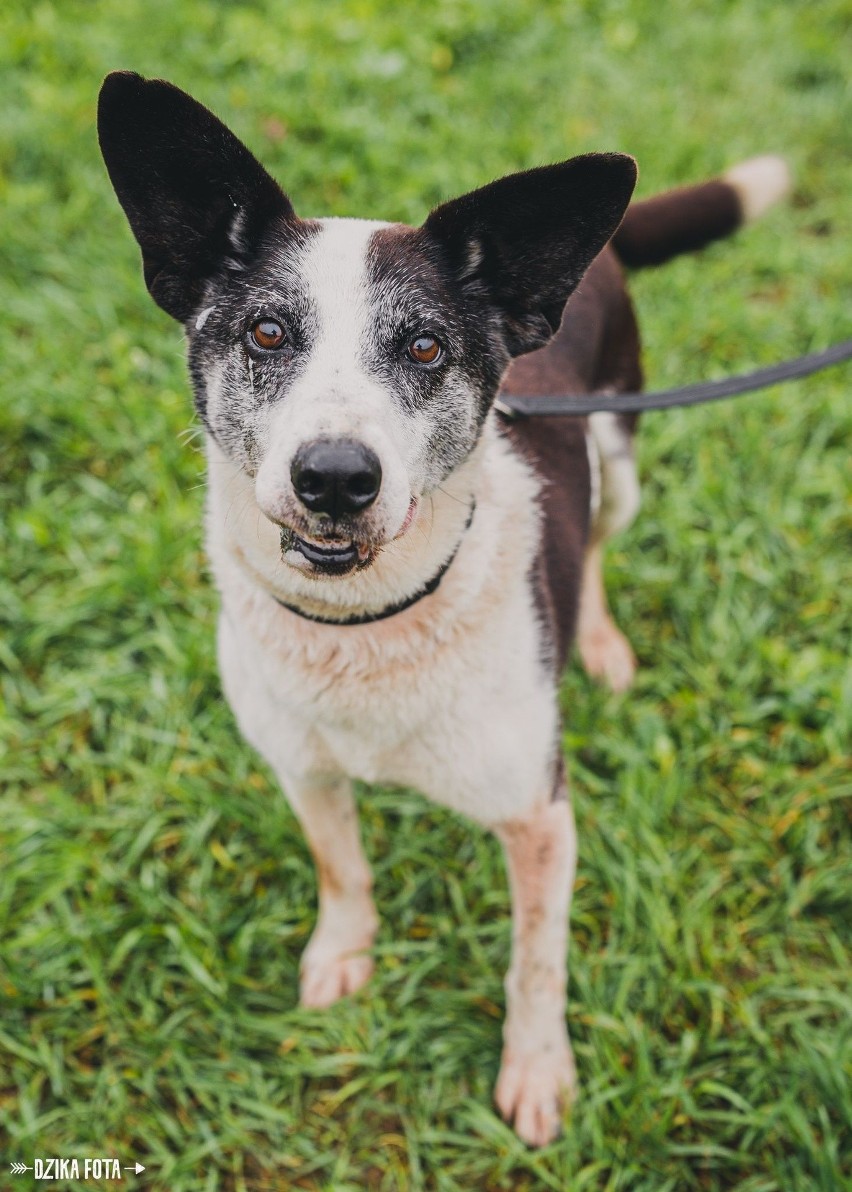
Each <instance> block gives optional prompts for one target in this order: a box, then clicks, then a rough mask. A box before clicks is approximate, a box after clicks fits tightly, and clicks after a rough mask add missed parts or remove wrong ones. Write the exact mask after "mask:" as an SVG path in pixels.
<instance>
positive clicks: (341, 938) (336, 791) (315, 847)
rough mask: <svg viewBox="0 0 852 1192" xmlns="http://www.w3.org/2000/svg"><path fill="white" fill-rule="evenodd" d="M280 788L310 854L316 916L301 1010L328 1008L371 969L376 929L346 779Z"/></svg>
mask: <svg viewBox="0 0 852 1192" xmlns="http://www.w3.org/2000/svg"><path fill="white" fill-rule="evenodd" d="M284 786H285V789H286V791H287V796H288V798H289V800H290V803H291V804H292V806H293V810H294V811H295V812H296V815H297V816H298V817H299V820H300V822H301V824H302V828H303V829H304V832H305V836H306V837H307V840H308V844H309V845H310V849H311V852H312V853H313V857H314V861H315V862H316V866H317V878H318V883H319V918H318V921H317V925H316V928H315V929H314V933H313V935H312V936H311V939H310V942H309V944H308V946H307V948H306V949H305V952H304V955H303V956H302V964H301V984H300V993H301V1002H302V1005H303V1006H317V1007H318V1006H330V1005H331V1004H332V1002H336V1001H337V999H338V998H340V997H343V996H344V995H345V994H347V993H354V992H355V991H356V990H357V989H360V988H361V986H362V985H363V984H364V983H365V981H367V979H368V978H369V976H370V974H371V973H372V971H373V959H372V957H371V956H370V954H369V949H370V948H371V947H372V944H373V939H374V938H375V934H376V928H377V927H378V916H377V915H376V908H375V905H374V903H373V897H372V893H371V890H372V884H373V882H372V877H371V874H370V868H369V866H368V864H367V859H366V857H365V856H364V850H363V848H362V846H361V836H360V832H359V830H358V813H357V809H356V806H355V800H354V799H353V797H352V790H351V784H350V783H349V781H348V779H332V778H329V779H311V780H305V779H299V780H297V781H293V780H292V779H290V780H285V783H284Z"/></svg>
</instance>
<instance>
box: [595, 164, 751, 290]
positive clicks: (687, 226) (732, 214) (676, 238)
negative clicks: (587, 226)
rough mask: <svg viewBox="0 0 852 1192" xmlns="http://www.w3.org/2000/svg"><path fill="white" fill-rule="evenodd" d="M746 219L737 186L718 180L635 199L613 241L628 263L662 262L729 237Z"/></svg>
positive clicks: (632, 266) (638, 265)
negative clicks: (638, 199) (744, 218)
mask: <svg viewBox="0 0 852 1192" xmlns="http://www.w3.org/2000/svg"><path fill="white" fill-rule="evenodd" d="M742 221H743V215H742V207H741V206H740V200H739V197H738V195H737V192H736V191H735V190H734V188H733V186H730V185H729V184H728V183H727V182H722V181H720V180H719V179H714V180H713V181H711V182H704V183H702V184H701V185H700V186H686V187H681V188H680V189H679V190H670V191H667V192H666V193H665V194H661V195H655V196H654V198H652V199H643V200H642V201H641V202H638V203H631V205H630V207H628V209H627V214H626V215H625V217H624V220H623V221H622V224H621V227H620V228H619V229H618V231H617V232H616V233H615V235H614V236H613V238H612V245H613V247H614V249H615V251H616V252H617V253H618V255H619V257H620V258H621V260H622V261H623V262H624V264H625V265H627V266H629V267H631V268H637V269H638V268H641V267H642V266H643V265H662V264H663V262H664V261H668V260H669V259H670V258H671V257H674V256H677V255H678V253H682V252H693V251H695V250H696V249H698V248H703V247H704V246H705V244H710V243H711V241H713V240H719V239H720V238H721V237H722V236H729V235H730V233H731V232H733V231H734V230H735V229H736V228H738V227H739V226H740V224H741V223H742Z"/></svg>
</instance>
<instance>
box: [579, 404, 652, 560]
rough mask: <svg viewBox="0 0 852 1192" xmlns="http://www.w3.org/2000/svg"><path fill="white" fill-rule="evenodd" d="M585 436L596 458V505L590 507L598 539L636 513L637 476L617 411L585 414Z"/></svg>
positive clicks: (628, 439) (626, 523)
mask: <svg viewBox="0 0 852 1192" xmlns="http://www.w3.org/2000/svg"><path fill="white" fill-rule="evenodd" d="M589 437H590V438H591V439H592V440H593V442H594V445H595V447H596V449H597V455H598V459H599V461H600V504H599V508H598V509H597V510H595V508H594V505H593V507H592V514H593V518H592V537H593V539H594V540H595V541H600V540H602V539H604V538H608V537H609V536H610V535H611V534H617V533H618V532H619V531H620V530H624V529H626V528H627V526H629V525H630V523H631V522H632V521H633V519H634V517H635V516H636V514H637V513H638V512H639V502H640V493H639V477H638V475H637V472H636V461H635V460H634V458H633V443H632V440H631V436H630V434H629V433H628V431H626V430H625V429H624V428H623V427H622V425H621V424H620V422H619V420H618V415H617V414H612V413H610V412H609V411H608V410H602V411H600V412H598V413H596V414H591V415H589Z"/></svg>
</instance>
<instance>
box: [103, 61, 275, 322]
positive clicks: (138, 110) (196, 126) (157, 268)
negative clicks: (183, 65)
mask: <svg viewBox="0 0 852 1192" xmlns="http://www.w3.org/2000/svg"><path fill="white" fill-rule="evenodd" d="M98 137H99V139H100V145H101V152H102V153H103V156H104V161H105V162H106V167H107V170H108V171H109V176H110V179H111V181H112V184H113V186H114V187H115V193H116V194H117V195H118V201H119V202H120V203H121V205H122V207H123V208H124V212H125V214H126V216H127V218H128V220H129V221H130V227H131V228H132V229H133V234H134V236H135V237H136V239H137V240H138V242H139V247H140V248H141V249H142V265H143V269H144V273H145V282H146V284H147V286H148V289H149V291H150V293H151V297H152V298H153V299H154V301H155V302H156V303H157V304H158V305H159V306H161V307H162V308H163V310H165V311H166V312H167V313H168V314H170V315H171V316H172V317H173V318H175V319H179V320H180V321H181V322H185V321H186V320H187V319H188V318H189V317H190V316H191V315H192V314H193V312H194V311H196V310H197V308H198V305H199V303H200V302H201V301H202V299H203V296H204V285H205V282H206V281H207V280H208V279H209V278H210V277H212V276H213V275H214V274H216V273H218V272H220V271H221V270H222V268H223V267H224V266H225V264H226V263H227V262H229V261H230V262H231V263H236V264H237V265H239V264H241V263H243V262H244V261H245V260H247V259H248V258H249V257H250V256H251V254H252V251H253V249H254V248H255V246H256V245H257V242H258V240H259V238H260V237H261V235H262V233H263V231H264V229H265V228H266V227H268V225H269V223H270V222H271V221H272V220H273V219H275V218H282V219H291V220H295V219H296V215H295V212H294V211H293V207H292V205H291V203H290V200H289V199H288V198H287V196H286V195H285V194H284V192H283V191H282V190H281V188H280V187H279V186H278V184H277V182H275V181H274V180H273V179H272V178H271V177H270V176H269V174H267V172H266V170H264V168H263V167H262V166H261V165H260V163H259V162H258V161H257V160H256V159H255V158H254V157H253V156H252V155H251V153H249V151H248V149H246V147H245V145H243V144H242V142H241V141H239V140H238V139H237V138H236V137H235V136H234V134H233V133H232V132H231V131H230V130H229V129H227V128H226V127H225V125H224V124H222V122H221V121H220V120H218V119H217V118H216V117H215V116H214V115H213V113H212V112H209V111H208V110H207V108H205V107H202V105H201V104H200V103H196V101H195V100H194V99H192V98H191V96H189V95H187V94H186V92H185V91H181V90H180V89H179V88H177V87H173V86H172V84H171V83H166V82H164V81H163V80H162V79H143V78H142V76H141V75H138V74H133V73H131V72H130V71H116V72H115V73H114V74H110V75H108V76H107V77H106V79H105V80H104V84H103V86H102V87H101V93H100V98H99V100H98Z"/></svg>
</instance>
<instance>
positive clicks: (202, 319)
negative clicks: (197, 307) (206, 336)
mask: <svg viewBox="0 0 852 1192" xmlns="http://www.w3.org/2000/svg"><path fill="white" fill-rule="evenodd" d="M215 309H216V307H215V306H208V307H207V308H206V309H205V310H203V311H202V312H201V314H200V315H199V316H198V318H197V319H196V320H195V330H196V331H200V330H201V329H202V327H203V326H204V324H205V323H206V322H207V320H208V319H209V318H210V316H211V315H212V314H213V311H214V310H215Z"/></svg>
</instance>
